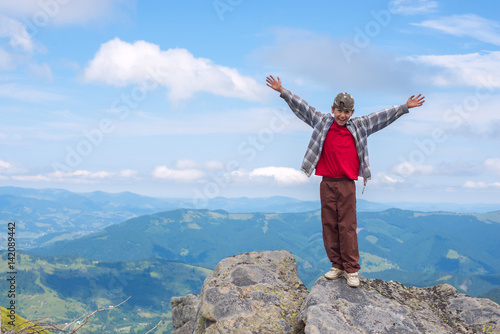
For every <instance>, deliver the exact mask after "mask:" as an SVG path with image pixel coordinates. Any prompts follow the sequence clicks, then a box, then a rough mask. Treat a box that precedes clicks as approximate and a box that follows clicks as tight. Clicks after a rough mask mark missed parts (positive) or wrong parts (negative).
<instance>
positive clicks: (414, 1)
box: [389, 0, 438, 15]
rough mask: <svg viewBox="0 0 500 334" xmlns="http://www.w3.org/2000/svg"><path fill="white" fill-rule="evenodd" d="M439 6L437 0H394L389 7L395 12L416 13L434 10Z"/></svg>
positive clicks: (403, 13)
mask: <svg viewBox="0 0 500 334" xmlns="http://www.w3.org/2000/svg"><path fill="white" fill-rule="evenodd" d="M437 7H438V3H437V1H432V0H393V1H392V2H391V3H390V4H389V9H390V10H391V12H392V13H394V14H402V15H415V14H426V13H430V12H434V11H435V10H436V9H437Z"/></svg>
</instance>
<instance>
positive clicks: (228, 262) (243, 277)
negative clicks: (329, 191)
mask: <svg viewBox="0 0 500 334" xmlns="http://www.w3.org/2000/svg"><path fill="white" fill-rule="evenodd" d="M306 295H307V289H306V287H305V286H304V284H303V283H302V281H301V280H300V279H299V277H298V275H297V264H296V262H295V259H294V257H293V256H292V254H291V253H290V252H288V251H265V252H252V253H244V254H239V255H236V256H233V257H229V258H226V259H224V260H222V261H221V262H220V263H219V264H218V265H217V266H216V267H215V269H214V271H213V273H212V274H211V275H210V276H208V277H207V278H206V280H205V283H204V285H203V289H202V291H201V294H200V298H201V301H200V308H199V310H198V314H197V317H196V323H195V329H194V332H193V334H201V333H204V334H210V333H241V334H253V333H259V334H266V333H273V334H276V333H283V334H285V333H287V334H288V333H289V334H295V333H303V327H304V324H303V323H302V322H301V321H299V318H298V315H299V310H300V306H301V305H302V302H303V301H304V299H305V297H306Z"/></svg>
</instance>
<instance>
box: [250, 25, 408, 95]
mask: <svg viewBox="0 0 500 334" xmlns="http://www.w3.org/2000/svg"><path fill="white" fill-rule="evenodd" d="M383 29H384V28H383V27H382V28H381V31H382V30H383ZM273 33H274V35H275V36H276V41H275V42H274V44H273V45H270V46H266V47H262V48H260V49H258V50H256V51H255V52H254V54H253V55H252V57H253V58H255V59H256V60H257V61H260V62H262V63H264V64H266V66H273V67H274V66H276V67H278V68H279V69H280V72H281V73H283V74H282V75H281V77H282V79H283V77H284V76H285V74H286V75H287V76H288V77H290V78H294V80H295V82H296V83H300V84H303V85H307V86H308V87H311V86H319V87H321V86H322V87H323V88H324V87H328V88H331V89H333V90H334V91H337V90H339V87H340V86H341V87H343V88H341V89H343V90H346V91H354V90H365V89H368V90H369V91H384V92H385V91H392V92H396V93H397V92H404V93H405V94H407V92H408V91H409V90H411V88H413V87H414V86H413V81H412V78H413V72H415V70H414V68H415V67H416V66H415V64H414V63H412V62H409V61H408V60H407V59H404V58H397V57H396V55H395V54H392V53H391V52H389V51H387V50H388V49H386V48H378V47H377V46H376V44H375V43H372V39H373V42H374V41H375V38H376V36H372V37H366V39H364V40H362V38H359V36H358V34H356V32H355V31H354V32H353V36H352V38H348V37H345V38H343V39H332V38H329V37H327V36H321V35H318V34H316V33H314V32H310V31H304V30H298V29H284V28H279V29H275V30H274V31H273Z"/></svg>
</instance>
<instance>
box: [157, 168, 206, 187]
mask: <svg viewBox="0 0 500 334" xmlns="http://www.w3.org/2000/svg"><path fill="white" fill-rule="evenodd" d="M152 175H153V177H154V178H157V179H162V180H167V181H174V182H181V183H190V182H195V181H198V180H200V179H202V178H204V177H205V175H206V174H205V173H204V172H203V171H201V170H197V169H182V170H181V169H171V168H168V167H166V166H157V167H155V169H154V170H153V173H152Z"/></svg>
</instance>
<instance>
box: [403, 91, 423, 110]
mask: <svg viewBox="0 0 500 334" xmlns="http://www.w3.org/2000/svg"><path fill="white" fill-rule="evenodd" d="M424 99H425V96H422V94H418V95H417V96H416V97H415V95H412V96H410V98H409V99H408V101H406V105H407V106H408V109H410V108H414V107H420V106H421V105H422V104H424V102H425V100H424Z"/></svg>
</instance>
